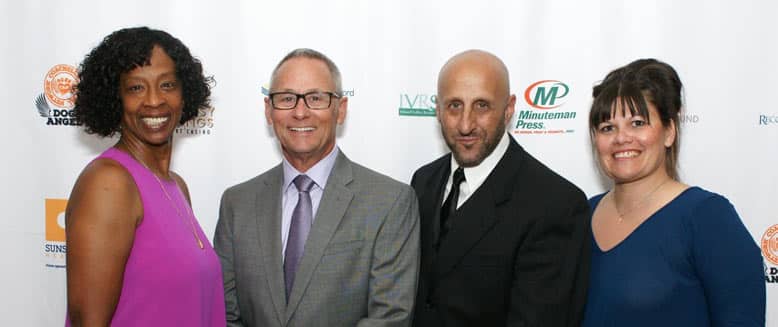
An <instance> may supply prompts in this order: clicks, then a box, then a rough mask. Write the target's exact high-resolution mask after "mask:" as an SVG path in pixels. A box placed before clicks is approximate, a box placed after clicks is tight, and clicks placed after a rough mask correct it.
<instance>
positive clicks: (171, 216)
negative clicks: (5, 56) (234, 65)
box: [66, 27, 226, 326]
mask: <svg viewBox="0 0 778 327" xmlns="http://www.w3.org/2000/svg"><path fill="white" fill-rule="evenodd" d="M79 79H80V82H79V84H78V86H77V87H76V97H77V98H76V103H75V104H76V105H75V115H76V119H78V120H79V121H80V122H82V123H83V125H84V127H85V129H86V131H87V132H88V133H91V134H97V135H99V136H102V137H107V136H112V135H115V134H118V135H119V141H118V142H117V143H116V144H115V145H114V146H113V147H111V148H109V149H108V150H106V151H105V152H103V154H101V155H100V156H99V157H97V158H96V159H95V160H93V161H92V162H91V163H89V164H88V165H87V166H86V168H84V170H83V172H82V173H81V175H80V176H79V177H78V180H77V181H76V184H75V186H74V188H73V191H72V193H71V195H70V200H69V201H68V207H67V211H66V231H67V245H68V253H67V300H68V317H67V319H66V325H72V326H108V325H111V326H224V325H225V321H226V320H225V317H224V295H223V287H222V277H221V276H222V275H221V268H220V266H219V260H218V258H217V256H216V254H215V252H214V251H213V248H212V247H211V244H210V242H209V241H208V238H207V237H206V236H205V234H204V233H203V231H202V230H201V228H200V225H199V224H198V222H197V220H196V219H195V217H194V213H193V211H192V208H191V206H190V200H189V199H190V198H189V191H188V189H187V187H186V183H185V182H184V180H183V179H182V178H181V177H180V176H178V175H177V174H175V173H174V172H173V171H171V170H170V161H171V151H172V147H173V132H174V130H175V129H176V127H177V126H179V125H180V124H183V123H185V122H187V121H189V120H191V119H192V118H194V117H195V116H196V115H197V112H198V109H200V108H204V107H206V106H208V105H209V97H210V93H211V92H210V85H211V79H210V78H207V77H205V76H204V75H203V71H202V66H201V64H200V62H199V61H198V60H197V59H195V58H193V57H192V55H191V54H190V53H189V49H187V48H186V46H184V45H183V44H182V43H181V41H179V40H178V39H176V38H174V37H172V36H171V35H169V34H168V33H166V32H163V31H158V30H152V29H148V28H145V27H139V28H129V29H123V30H119V31H116V32H114V33H112V34H111V35H109V36H108V37H106V38H105V39H104V40H103V41H102V43H100V44H99V45H98V46H97V47H96V48H94V49H93V50H92V51H91V52H90V53H89V54H88V55H87V56H86V58H85V59H84V62H83V63H82V64H81V67H80V71H79Z"/></svg>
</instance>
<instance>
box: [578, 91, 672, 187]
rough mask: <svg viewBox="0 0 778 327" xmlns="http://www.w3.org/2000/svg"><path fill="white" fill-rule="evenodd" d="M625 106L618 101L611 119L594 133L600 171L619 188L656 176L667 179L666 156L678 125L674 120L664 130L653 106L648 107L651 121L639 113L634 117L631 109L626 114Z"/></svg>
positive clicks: (597, 127) (600, 125)
mask: <svg viewBox="0 0 778 327" xmlns="http://www.w3.org/2000/svg"><path fill="white" fill-rule="evenodd" d="M623 105H624V103H623V102H622V101H616V104H615V105H614V109H613V110H612V112H611V117H610V119H608V120H606V121H603V122H602V123H600V124H599V125H597V126H596V129H595V130H594V134H593V138H594V139H593V141H594V144H595V148H596V150H597V159H598V161H599V163H600V167H601V168H602V170H603V171H604V172H605V174H607V175H608V176H609V177H610V178H612V179H613V180H614V181H615V182H616V184H620V183H629V182H633V181H637V180H641V179H644V178H648V177H654V176H656V175H657V174H660V175H665V176H667V175H668V172H667V171H666V169H665V167H666V164H665V160H667V158H666V153H667V148H669V147H670V146H672V145H673V142H674V141H675V136H676V135H675V128H674V126H673V125H674V124H675V123H674V122H673V121H672V120H671V121H670V123H669V125H668V126H663V125H662V122H661V120H660V118H659V114H658V112H657V110H656V106H654V104H652V103H651V102H648V103H647V107H648V113H649V117H648V119H646V117H642V116H640V115H639V114H637V113H635V115H633V114H632V113H631V112H630V110H629V109H627V110H623V109H624V108H622V106H623ZM649 121H650V122H651V123H649Z"/></svg>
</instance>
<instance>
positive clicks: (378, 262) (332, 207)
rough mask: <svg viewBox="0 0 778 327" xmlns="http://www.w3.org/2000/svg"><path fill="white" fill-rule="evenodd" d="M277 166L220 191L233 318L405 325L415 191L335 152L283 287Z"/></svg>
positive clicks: (415, 247)
mask: <svg viewBox="0 0 778 327" xmlns="http://www.w3.org/2000/svg"><path fill="white" fill-rule="evenodd" d="M282 183H283V168H282V166H281V165H278V166H276V167H274V168H272V169H270V170H268V171H267V172H265V173H263V174H261V175H259V176H257V177H255V178H253V179H251V180H249V181H247V182H244V183H242V184H238V185H235V186H233V187H230V188H229V189H227V190H226V191H225V192H224V195H223V196H222V199H221V208H220V211H219V222H218V224H217V226H216V235H215V237H214V246H215V249H216V252H217V254H218V255H219V258H220V260H221V264H222V270H223V273H224V292H225V302H226V306H227V324H228V325H229V326H409V325H410V322H411V313H412V310H413V306H414V298H415V293H416V284H417V278H418V269H419V211H418V201H417V200H416V196H415V194H414V191H413V189H411V188H410V187H409V186H408V185H405V184H402V183H400V182H397V181H394V180H392V179H390V178H389V177H386V176H383V175H380V174H378V173H376V172H374V171H372V170H369V169H367V168H365V167H362V166H360V165H358V164H356V163H353V162H351V161H350V160H349V159H348V158H346V156H345V155H344V154H343V153H342V152H341V153H340V154H339V155H338V157H337V159H336V161H335V166H334V167H333V168H332V172H331V173H330V177H329V179H328V181H327V185H326V186H325V187H324V193H323V195H322V199H321V202H320V204H319V208H318V210H317V212H316V217H315V219H314V222H313V226H312V227H311V231H310V234H309V235H308V240H307V241H306V244H305V250H304V254H303V257H302V259H301V261H300V265H299V267H298V271H297V274H296V278H295V282H294V286H293V288H292V291H291V294H290V296H289V299H288V304H287V299H286V294H285V291H284V272H283V258H282V256H281V184H282Z"/></svg>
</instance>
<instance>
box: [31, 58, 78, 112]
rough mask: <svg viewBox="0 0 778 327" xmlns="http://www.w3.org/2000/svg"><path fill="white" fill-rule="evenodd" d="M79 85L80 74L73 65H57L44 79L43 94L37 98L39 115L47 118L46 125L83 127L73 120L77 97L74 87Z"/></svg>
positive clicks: (36, 104) (36, 103) (36, 105)
mask: <svg viewBox="0 0 778 327" xmlns="http://www.w3.org/2000/svg"><path fill="white" fill-rule="evenodd" d="M76 84H78V72H77V71H76V68H75V67H73V66H71V65H65V64H60V65H55V66H54V67H51V69H49V71H48V72H47V73H46V76H45V77H44V78H43V93H41V94H39V95H38V96H37V97H36V98H35V107H36V108H38V114H39V115H40V116H41V117H43V118H46V125H65V126H78V125H81V124H80V123H79V122H78V121H76V120H75V119H74V118H73V110H72V109H73V107H74V106H75V100H76V99H75V96H74V94H73V86H75V85H76Z"/></svg>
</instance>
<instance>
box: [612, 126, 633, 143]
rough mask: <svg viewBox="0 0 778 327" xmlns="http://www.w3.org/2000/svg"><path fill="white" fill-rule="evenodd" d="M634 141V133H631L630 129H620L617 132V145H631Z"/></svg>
mask: <svg viewBox="0 0 778 327" xmlns="http://www.w3.org/2000/svg"><path fill="white" fill-rule="evenodd" d="M633 139H634V137H633V135H632V132H631V131H629V129H628V128H619V129H618V130H617V131H616V139H615V141H616V143H617V144H625V143H630V142H632V140H633Z"/></svg>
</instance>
